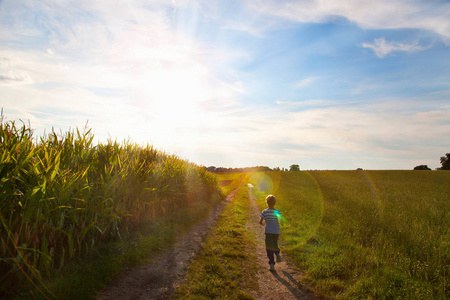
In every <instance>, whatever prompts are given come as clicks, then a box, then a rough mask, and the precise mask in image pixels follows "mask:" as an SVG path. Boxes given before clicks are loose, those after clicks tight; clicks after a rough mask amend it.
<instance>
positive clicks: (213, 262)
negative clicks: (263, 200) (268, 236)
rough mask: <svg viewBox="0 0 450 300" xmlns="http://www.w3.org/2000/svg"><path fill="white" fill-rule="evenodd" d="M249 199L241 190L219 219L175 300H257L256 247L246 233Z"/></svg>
mask: <svg viewBox="0 0 450 300" xmlns="http://www.w3.org/2000/svg"><path fill="white" fill-rule="evenodd" d="M248 210H249V199H248V193H247V186H242V187H241V188H240V190H239V191H238V193H237V194H236V196H235V199H234V200H232V201H231V202H230V203H229V204H228V205H227V206H226V207H225V208H224V210H223V211H222V213H221V215H220V216H219V217H218V218H217V220H216V224H215V226H214V229H213V230H212V232H211V233H209V234H208V235H207V237H206V240H205V242H204V244H203V245H202V248H201V250H200V251H199V253H198V254H197V256H196V257H195V259H194V260H193V262H192V263H191V264H190V266H189V268H188V273H187V279H186V281H185V283H184V284H183V285H182V286H181V287H180V288H179V289H178V290H177V292H176V295H175V299H218V298H220V299H255V298H254V297H253V296H252V294H251V293H250V292H249V291H255V292H256V291H257V290H258V282H257V276H256V273H257V266H256V264H255V263H251V262H255V261H256V256H255V254H254V253H255V249H256V245H255V243H254V242H253V241H252V239H251V238H250V237H249V236H248V233H247V232H246V230H245V221H246V218H247V216H248Z"/></svg>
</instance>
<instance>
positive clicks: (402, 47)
mask: <svg viewBox="0 0 450 300" xmlns="http://www.w3.org/2000/svg"><path fill="white" fill-rule="evenodd" d="M362 46H363V47H364V48H370V49H372V50H373V51H374V52H375V54H376V55H377V56H378V57H380V58H383V57H385V56H386V55H388V54H389V53H391V52H399V51H401V52H408V53H410V52H419V51H423V50H425V49H426V48H427V47H423V46H421V45H419V43H418V42H414V43H411V44H405V43H400V42H387V41H386V40H385V39H384V38H379V39H375V40H374V43H372V44H371V43H363V44H362Z"/></svg>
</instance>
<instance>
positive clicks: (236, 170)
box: [205, 164, 300, 173]
mask: <svg viewBox="0 0 450 300" xmlns="http://www.w3.org/2000/svg"><path fill="white" fill-rule="evenodd" d="M205 170H206V171H208V172H211V173H247V172H249V173H250V172H270V171H281V172H285V171H300V166H299V165H297V164H292V165H291V166H290V167H289V169H287V168H280V167H275V168H273V169H272V168H269V167H267V166H257V167H246V168H223V167H214V166H210V167H205Z"/></svg>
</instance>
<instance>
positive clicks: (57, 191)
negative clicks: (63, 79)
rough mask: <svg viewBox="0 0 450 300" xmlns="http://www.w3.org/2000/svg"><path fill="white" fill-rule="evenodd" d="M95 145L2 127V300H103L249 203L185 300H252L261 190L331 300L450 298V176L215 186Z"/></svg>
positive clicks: (208, 245)
mask: <svg viewBox="0 0 450 300" xmlns="http://www.w3.org/2000/svg"><path fill="white" fill-rule="evenodd" d="M92 140H93V135H91V134H90V131H89V130H88V131H85V132H80V131H78V130H77V131H76V132H69V133H66V134H65V135H58V134H56V133H54V132H52V133H50V134H49V135H47V136H44V137H41V138H40V139H35V138H33V136H32V131H31V130H30V129H29V128H26V127H25V126H23V127H21V128H17V127H16V126H15V124H14V123H5V124H4V123H2V124H1V127H0V141H1V144H0V150H1V152H0V174H1V181H0V194H1V197H2V202H1V203H0V220H1V227H0V255H1V256H0V271H1V272H0V274H1V275H0V276H1V279H0V283H1V284H0V297H2V298H3V297H12V298H18V299H31V298H38V299H39V298H56V299H73V298H83V299H89V298H93V297H95V294H96V293H97V292H98V291H99V289H101V288H102V287H103V286H104V285H105V284H107V283H108V282H109V281H111V280H112V279H113V278H114V276H116V275H118V274H120V273H121V272H123V271H124V270H126V269H128V268H131V267H133V266H136V265H139V264H142V263H143V262H144V261H148V259H151V258H152V257H154V256H155V255H157V254H158V251H159V252H161V251H164V248H167V247H171V246H172V245H173V243H174V241H175V240H176V239H177V236H178V235H179V234H180V232H183V231H186V230H189V227H190V226H191V225H192V224H195V223H196V222H197V221H198V220H199V219H201V218H205V217H206V216H207V214H208V210H209V209H210V208H211V206H212V205H213V203H217V202H219V201H220V200H221V199H222V198H223V195H226V194H229V193H230V192H232V191H236V190H237V189H238V192H237V194H236V198H235V200H234V201H232V202H231V203H229V204H228V205H227V206H226V207H225V208H224V214H223V215H221V216H220V217H219V218H218V219H217V222H216V224H215V227H214V229H213V230H212V232H211V234H210V235H209V236H208V237H207V238H206V240H205V242H204V245H203V246H202V250H200V252H199V253H198V254H197V258H196V259H195V260H194V261H193V262H192V264H191V265H190V267H189V270H188V275H187V281H186V283H185V285H183V286H182V287H180V290H179V291H178V292H177V295H175V296H176V297H179V298H183V297H185V296H189V297H190V298H198V297H200V298H201V297H206V298H220V297H222V296H224V295H226V296H228V297H230V298H241V299H251V298H252V297H253V296H252V295H253V294H252V293H250V292H249V291H253V292H255V291H258V286H257V282H256V281H255V278H253V277H252V276H249V274H256V273H257V270H258V269H257V267H256V264H255V256H254V254H253V253H252V252H253V251H254V249H255V247H256V246H255V240H254V238H253V235H252V232H249V231H248V228H246V226H245V224H246V222H248V220H249V209H250V205H249V194H248V184H251V186H252V192H253V196H255V197H256V198H257V199H258V205H259V207H260V209H261V210H262V209H263V208H265V207H266V205H265V203H264V198H265V197H266V195H267V194H269V193H273V194H274V195H275V196H276V198H277V204H276V207H277V208H278V209H280V210H281V211H282V213H283V216H284V219H283V226H282V234H281V246H282V253H283V254H287V256H288V257H289V262H290V263H292V264H293V265H295V266H296V267H297V268H299V269H300V270H301V271H302V272H303V273H304V276H303V277H302V282H301V284H303V285H307V286H309V287H310V288H312V289H313V290H314V291H315V292H316V293H317V294H318V295H320V296H324V297H329V298H338V299H344V298H345V299H449V298H450V286H449V277H450V231H449V228H450V172H447V171H311V172H305V171H301V172H300V171H298V172H266V173H245V174H241V173H227V174H219V175H216V174H212V173H209V172H206V171H205V169H204V168H202V167H199V166H197V165H195V164H193V163H190V162H187V161H184V160H182V159H180V158H178V157H176V156H173V155H168V154H166V153H161V152H159V151H157V150H155V149H153V148H152V147H150V146H147V147H142V146H138V145H134V144H132V143H129V142H124V143H122V144H120V143H117V142H112V141H110V142H108V143H107V144H99V145H95V146H94V145H93V143H92ZM203 279H205V280H206V281H202V280H203ZM205 282H206V283H205Z"/></svg>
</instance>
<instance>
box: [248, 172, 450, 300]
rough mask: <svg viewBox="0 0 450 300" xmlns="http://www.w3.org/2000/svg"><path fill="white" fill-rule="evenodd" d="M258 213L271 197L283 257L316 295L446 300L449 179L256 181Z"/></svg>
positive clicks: (293, 176) (285, 176) (317, 175)
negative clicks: (280, 219) (280, 223)
mask: <svg viewBox="0 0 450 300" xmlns="http://www.w3.org/2000/svg"><path fill="white" fill-rule="evenodd" d="M250 178H251V180H253V181H252V182H253V184H254V185H255V186H256V190H257V189H259V190H260V191H259V192H258V191H257V192H256V194H257V197H258V199H260V201H259V204H260V205H261V208H263V207H265V204H264V197H265V195H267V194H268V193H274V194H275V196H276V197H277V199H278V203H277V205H276V207H277V208H279V209H280V210H281V211H282V212H283V215H284V217H285V219H286V225H285V226H284V227H283V228H282V235H281V238H282V243H283V247H282V249H283V250H284V252H285V253H288V254H289V256H290V257H291V258H292V260H293V262H294V263H295V264H296V265H297V266H298V267H300V268H301V269H302V270H303V271H304V272H305V277H304V279H303V280H304V283H306V284H307V285H309V286H311V287H313V288H314V289H315V290H316V291H317V292H318V293H319V294H320V295H323V296H327V297H332V298H351V299H449V298H450V287H449V279H450V278H449V277H450V271H449V270H450V232H449V228H450V226H449V225H450V172H445V171H316V172H281V173H277V172H269V173H266V174H262V173H261V174H255V175H253V178H252V177H250Z"/></svg>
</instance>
